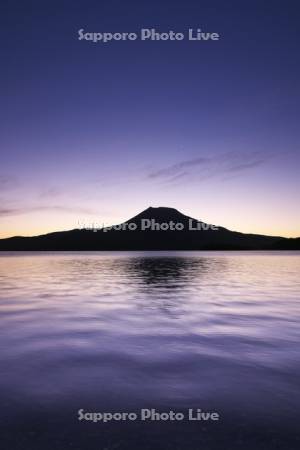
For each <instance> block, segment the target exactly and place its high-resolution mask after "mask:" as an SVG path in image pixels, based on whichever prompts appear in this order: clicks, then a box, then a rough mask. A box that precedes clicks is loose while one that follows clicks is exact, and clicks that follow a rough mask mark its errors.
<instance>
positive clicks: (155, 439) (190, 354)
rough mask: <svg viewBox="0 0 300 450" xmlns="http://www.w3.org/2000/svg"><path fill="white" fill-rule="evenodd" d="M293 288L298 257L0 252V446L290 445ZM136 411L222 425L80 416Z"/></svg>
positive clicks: (294, 419)
mask: <svg viewBox="0 0 300 450" xmlns="http://www.w3.org/2000/svg"><path fill="white" fill-rule="evenodd" d="M299 288H300V253H299V252H293V253H289V252H270V253H268V252H252V253H244V252H211V253H209V252H178V253H176V252H161V253H160V252H157V253H156V252H144V253H125V252H120V253H109V252H107V253H101V252H97V253H38V254H34V253H2V254H0V321H1V324H0V327H1V328H0V350H1V357H0V364H1V365H0V399H1V406H0V416H1V432H0V442H1V445H0V447H1V449H3V450H16V449H22V450H35V449H37V450H50V449H51V450H65V449H80V450H94V449H97V450H101V449H103V450H104V449H106V450H108V449H109V450H110V449H116V450H123V449H150V450H156V449H164V450H165V449H174V450H179V449H186V450H193V449H200V450H201V449H203V450H210V449H224V450H233V449H251V450H260V449H284V450H293V449H299V448H300V436H299V435H300V431H299V417H300V390H299V387H300V346H299V340H300V339H299V338H300V294H299V291H300V289H299ZM142 408H155V409H156V411H158V412H163V411H166V412H168V411H170V410H173V411H176V412H181V413H183V414H185V416H187V410H188V408H194V409H197V408H199V409H202V410H203V411H211V412H212V411H216V412H218V414H219V415H220V420H219V421H203V420H201V421H188V420H183V421H150V420H146V421H141V420H139V419H138V420H135V421H124V422H117V421H114V422H108V423H103V422H98V423H92V422H90V421H84V420H82V421H79V420H78V410H80V409H84V410H85V412H88V411H90V412H114V411H123V412H130V411H132V412H136V414H138V415H139V414H140V410H141V409H142Z"/></svg>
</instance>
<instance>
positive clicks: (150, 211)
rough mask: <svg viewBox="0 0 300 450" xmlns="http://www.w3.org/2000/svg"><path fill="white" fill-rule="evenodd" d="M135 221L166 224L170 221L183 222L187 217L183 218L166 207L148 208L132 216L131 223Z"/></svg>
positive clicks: (179, 213) (175, 210)
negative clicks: (147, 220)
mask: <svg viewBox="0 0 300 450" xmlns="http://www.w3.org/2000/svg"><path fill="white" fill-rule="evenodd" d="M136 219H139V220H140V219H155V220H156V221H158V222H159V221H163V222H165V221H167V222H168V221H170V220H177V221H180V220H184V219H187V216H185V215H184V214H182V213H181V212H180V211H178V210H177V209H175V208H169V207H167V206H158V207H153V206H149V208H147V209H145V210H144V211H142V212H141V213H139V214H138V215H136V216H134V217H133V218H132V219H131V221H134V220H136Z"/></svg>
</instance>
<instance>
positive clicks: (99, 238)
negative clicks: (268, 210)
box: [0, 207, 300, 251]
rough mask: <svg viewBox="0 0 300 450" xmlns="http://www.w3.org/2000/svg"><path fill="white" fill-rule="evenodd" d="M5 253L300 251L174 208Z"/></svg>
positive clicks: (12, 245)
mask: <svg viewBox="0 0 300 450" xmlns="http://www.w3.org/2000/svg"><path fill="white" fill-rule="evenodd" d="M5 250H7V251H8V250H16V251H22V250H23V251H24V250H30V251H35V250H52V251H54V250H73V251H75V250H300V238H296V239H287V238H282V237H274V236H264V235H259V234H244V233H239V232H236V231H230V230H228V229H226V228H223V227H215V226H213V225H210V224H206V223H205V222H202V221H200V220H196V219H193V218H191V217H188V216H185V215H184V214H182V213H180V212H179V211H177V209H174V208H165V207H159V208H151V207H150V208H147V209H145V210H144V211H142V212H141V213H140V214H138V215H136V216H135V217H133V218H132V219H130V220H128V221H126V222H123V223H122V224H119V225H116V226H114V227H112V229H109V230H108V229H105V228H102V229H98V230H93V229H75V230H70V231H62V232H56V233H49V234H45V235H41V236H34V237H20V236H17V237H12V238H7V239H0V251H5Z"/></svg>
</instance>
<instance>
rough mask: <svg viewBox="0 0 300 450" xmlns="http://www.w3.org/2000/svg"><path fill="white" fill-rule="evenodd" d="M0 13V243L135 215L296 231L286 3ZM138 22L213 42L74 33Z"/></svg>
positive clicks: (291, 6)
mask: <svg viewBox="0 0 300 450" xmlns="http://www.w3.org/2000/svg"><path fill="white" fill-rule="evenodd" d="M25 3H26V4H25ZM0 13H1V14H0V15H1V22H2V23H1V31H0V33H1V36H0V38H1V46H2V50H1V66H2V70H1V72H0V86H1V97H2V101H1V125H0V126H1V135H0V149H1V166H0V237H6V236H12V235H16V234H18V235H20V234H22V235H32V234H40V233H44V232H48V231H54V230H62V229H70V228H75V227H76V226H77V224H78V221H80V222H83V221H84V222H86V223H92V222H97V223H102V222H104V223H105V224H113V223H118V222H120V221H123V220H125V219H128V218H130V217H131V216H133V215H135V214H136V213H138V212H139V211H140V210H142V209H145V208H147V207H148V206H171V207H175V208H177V209H179V210H181V211H182V212H184V213H186V214H188V215H190V216H193V217H196V218H199V219H203V220H205V221H207V222H210V223H215V224H218V225H223V226H226V227H228V228H230V229H234V230H239V231H244V232H256V233H264V234H273V235H285V236H300V229H299V224H300V213H299V207H298V206H299V201H298V197H299V194H298V193H299V191H300V178H299V163H300V156H299V140H300V139H299V136H300V134H299V116H300V115H299V112H300V111H299V110H300V107H299V105H300V101H299V100H300V98H299V97H300V90H299V78H300V73H299V72H300V70H299V69H300V62H299V49H298V46H299V36H298V23H299V16H300V10H299V6H298V5H297V2H294V1H287V2H284V3H283V2H281V1H280V2H279V1H274V2H272V7H271V6H270V5H268V4H262V2H258V1H243V2H240V1H228V2H223V1H222V2H221V1H213V2H202V1H196V0H195V1H184V2H183V1H180V2H179V1H172V2H171V1H165V2H161V1H151V2H141V1H139V2H137V1H136V2H133V1H115V0H112V1H110V2H101V1H89V2H88V3H87V2H83V1H80V2H73V1H72V2H71V1H59V2H58V1H57V2H56V1H51V2H50V1H45V2H37V1H35V2H31V1H28V2H21V1H16V2H11V1H10V2H8V1H2V2H1V10H0ZM143 27H144V28H151V27H155V28H157V29H159V30H161V31H168V30H171V29H172V30H175V31H180V32H186V31H187V29H188V28H197V27H200V28H202V29H203V30H204V31H211V32H218V33H220V35H221V40H220V41H219V42H210V43H199V42H189V41H188V40H184V41H182V42H140V41H135V42H112V43H109V44H100V43H99V44H93V43H90V42H83V41H81V42H80V41H78V40H77V31H78V29H80V28H85V29H86V30H87V31H95V32H96V31H100V32H101V31H112V32H117V31H130V32H138V31H139V30H140V29H141V28H143Z"/></svg>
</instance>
